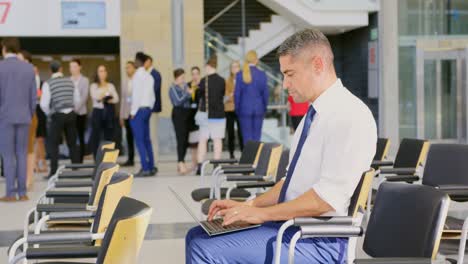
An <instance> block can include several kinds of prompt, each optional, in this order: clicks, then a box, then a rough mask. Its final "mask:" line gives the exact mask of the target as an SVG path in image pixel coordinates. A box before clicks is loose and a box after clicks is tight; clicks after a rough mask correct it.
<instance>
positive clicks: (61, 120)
mask: <svg viewBox="0 0 468 264" xmlns="http://www.w3.org/2000/svg"><path fill="white" fill-rule="evenodd" d="M50 70H51V71H52V77H51V78H50V79H49V80H48V81H46V82H45V83H44V85H43V86H42V97H41V108H42V111H44V113H46V114H47V115H48V116H49V118H50V126H49V128H50V129H49V135H48V136H49V146H50V153H49V155H50V173H49V177H51V176H53V175H54V174H55V173H56V171H57V167H58V158H59V145H60V143H61V140H62V134H63V133H65V137H66V140H67V145H68V151H69V155H70V159H71V161H72V163H78V162H79V157H78V149H77V146H76V115H75V112H74V111H73V109H74V106H75V105H74V93H75V86H74V85H73V82H72V81H71V80H70V78H66V77H64V76H63V73H62V70H63V69H62V65H61V64H60V62H58V61H52V62H51V63H50Z"/></svg>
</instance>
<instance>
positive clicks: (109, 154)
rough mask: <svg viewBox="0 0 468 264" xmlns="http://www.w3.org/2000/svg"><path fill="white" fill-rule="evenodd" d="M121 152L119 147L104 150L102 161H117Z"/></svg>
mask: <svg viewBox="0 0 468 264" xmlns="http://www.w3.org/2000/svg"><path fill="white" fill-rule="evenodd" d="M119 152H120V150H118V149H105V150H103V156H102V162H113V163H115V162H117V159H118V158H119Z"/></svg>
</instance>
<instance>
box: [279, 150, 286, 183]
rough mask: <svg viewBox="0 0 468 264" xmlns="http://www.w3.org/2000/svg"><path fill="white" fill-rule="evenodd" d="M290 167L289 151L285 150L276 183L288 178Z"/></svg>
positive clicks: (282, 153) (280, 161)
mask: <svg viewBox="0 0 468 264" xmlns="http://www.w3.org/2000/svg"><path fill="white" fill-rule="evenodd" d="M288 165H289V149H283V152H281V158H280V160H279V163H278V169H277V170H276V182H279V181H280V180H281V179H282V178H283V177H286V172H287V171H288Z"/></svg>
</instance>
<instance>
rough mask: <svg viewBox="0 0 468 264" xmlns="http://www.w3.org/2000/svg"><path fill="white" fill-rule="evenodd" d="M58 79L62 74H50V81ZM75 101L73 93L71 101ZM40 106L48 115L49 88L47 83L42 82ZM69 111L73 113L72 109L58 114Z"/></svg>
mask: <svg viewBox="0 0 468 264" xmlns="http://www.w3.org/2000/svg"><path fill="white" fill-rule="evenodd" d="M60 77H63V73H61V72H56V73H54V74H52V79H53V78H60ZM76 99H77V98H76V95H75V93H73V101H76ZM40 105H41V109H42V111H43V112H44V113H45V114H46V115H48V114H49V112H50V87H49V83H47V82H44V84H42V96H41V102H40ZM71 111H73V108H65V109H62V110H61V111H60V113H63V114H68V113H71Z"/></svg>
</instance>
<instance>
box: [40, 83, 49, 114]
mask: <svg viewBox="0 0 468 264" xmlns="http://www.w3.org/2000/svg"><path fill="white" fill-rule="evenodd" d="M40 105H41V109H42V111H43V112H44V113H46V114H49V111H50V90H49V84H48V83H47V82H44V84H43V85H42V96H41V101H40Z"/></svg>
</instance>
